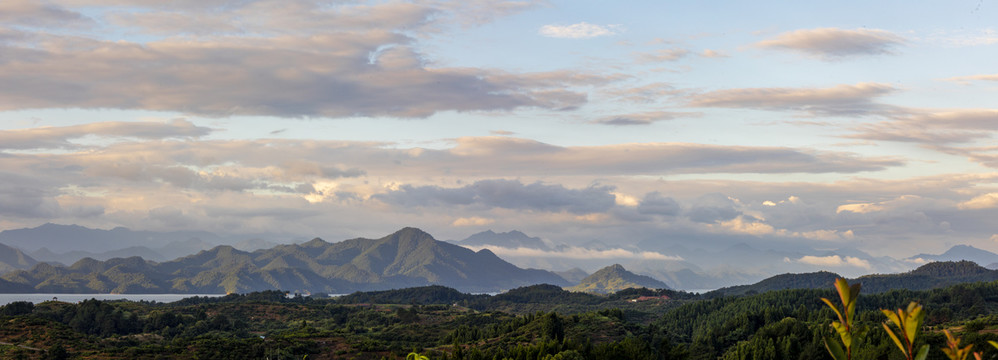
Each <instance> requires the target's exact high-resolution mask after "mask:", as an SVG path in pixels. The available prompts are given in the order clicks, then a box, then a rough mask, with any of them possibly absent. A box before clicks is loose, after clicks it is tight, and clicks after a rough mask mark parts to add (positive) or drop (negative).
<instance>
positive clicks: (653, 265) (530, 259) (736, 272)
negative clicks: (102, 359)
mask: <svg viewBox="0 0 998 360" xmlns="http://www.w3.org/2000/svg"><path fill="white" fill-rule="evenodd" d="M265 238H266V239H275V238H279V237H275V236H264V237H262V238H261V237H251V238H249V239H246V238H236V237H226V236H219V235H215V234H212V233H208V232H198V231H171V232H155V231H134V230H129V229H126V228H120V227H119V228H114V229H110V230H100V229H89V228H86V227H82V226H77V225H57V224H45V225H42V226H39V227H36V228H30V229H18V230H5V231H2V232H0V245H10V246H11V247H9V248H8V247H5V248H0V274H4V273H9V272H12V271H17V270H30V269H31V268H32V267H33V266H35V265H36V264H37V263H42V262H44V263H49V264H50V265H53V266H55V267H56V268H58V265H64V266H63V267H65V268H69V267H70V266H68V265H72V264H75V263H76V262H78V261H79V260H81V259H84V258H89V259H91V260H98V261H102V262H108V261H111V260H112V259H114V258H131V257H136V256H137V257H140V258H142V260H145V261H151V262H154V263H155V264H163V263H171V262H175V261H178V260H179V259H181V258H184V257H187V256H189V255H191V254H197V253H199V252H201V251H209V252H212V251H216V250H215V248H216V247H218V246H219V245H225V244H227V245H229V246H231V247H232V248H233V250H237V252H236V253H239V254H243V253H245V254H254V253H256V252H257V251H258V250H271V249H272V248H275V247H277V244H276V243H274V242H270V241H268V240H263V239H265ZM285 241H288V240H285ZM299 241H300V240H299ZM608 241H609V240H608ZM448 242H449V243H450V244H453V245H459V246H462V247H466V248H470V249H472V250H473V252H477V251H479V250H483V249H488V251H489V252H490V253H492V254H493V255H494V256H497V257H499V258H501V259H502V260H504V261H506V262H509V263H510V264H512V265H515V266H516V267H519V268H538V269H546V270H550V271H553V272H555V273H556V274H557V275H559V276H560V277H561V278H562V279H564V280H558V281H562V282H563V283H567V284H569V285H571V284H578V283H579V282H580V281H582V280H583V279H584V278H585V277H587V276H589V275H590V274H591V273H593V272H596V271H597V270H599V269H601V268H603V267H605V266H606V265H607V264H612V263H619V264H620V265H622V266H623V267H626V269H628V270H629V271H630V272H633V273H634V274H638V275H644V276H649V277H651V278H654V279H656V280H658V281H662V282H664V283H665V284H667V285H668V286H669V287H671V288H674V289H684V290H690V291H696V292H705V291H709V290H710V289H719V288H723V287H731V286H737V285H742V284H752V283H756V282H759V281H762V280H764V279H767V278H769V277H771V276H773V275H775V274H786V273H793V274H803V273H812V272H816V271H820V270H826V271H833V272H835V273H837V274H839V275H841V276H845V277H849V278H857V277H860V276H863V275H866V274H870V273H885V274H886V273H903V272H906V271H910V270H912V269H914V268H915V266H918V265H922V264H926V263H928V262H933V261H958V260H971V261H974V262H976V263H978V264H979V265H983V266H986V267H989V268H998V254H995V253H992V252H989V251H986V250H983V249H979V248H974V247H971V246H967V245H957V246H954V247H952V248H950V249H948V250H947V251H946V252H943V253H942V254H938V255H933V254H919V255H915V256H912V257H909V258H903V259H902V258H899V259H894V258H890V257H886V256H879V257H878V256H871V255H869V254H867V253H864V252H862V251H860V250H857V249H853V248H838V249H811V248H807V247H804V246H786V247H782V248H779V249H765V248H756V246H758V245H757V244H753V245H749V244H748V243H745V242H740V243H732V244H701V243H677V242H675V241H671V240H670V239H665V238H662V239H645V240H637V239H627V240H626V242H625V241H624V240H619V241H618V243H619V244H616V245H615V244H614V243H607V242H604V241H601V240H598V239H579V240H578V241H576V242H574V244H576V245H568V244H552V243H551V242H550V241H547V240H542V239H540V238H537V237H532V236H529V235H527V234H524V233H523V232H520V231H516V230H511V231H506V232H497V231H492V230H488V231H483V232H479V233H476V234H473V235H471V236H469V237H467V238H465V239H463V240H451V241H448ZM628 244H629V245H628ZM299 246H304V244H300V245H299ZM251 258H252V256H251ZM254 259H255V258H254ZM746 259H751V261H747V260H746ZM266 265H268V264H256V263H254V264H253V266H255V267H256V268H263V267H265V266H266ZM278 265H280V264H279V263H275V264H274V266H278ZM112 267H113V266H112ZM291 267H294V266H291ZM261 271H262V270H261ZM266 271H272V270H271V269H268V270H266ZM309 271H312V272H315V271H313V270H309ZM324 271H328V270H324ZM316 273H318V274H320V275H321V274H322V271H318V272H316ZM166 275H170V274H166ZM306 275H307V274H303V275H302V276H306ZM171 276H172V275H171ZM161 277H162V276H161ZM306 277H307V276H306ZM346 278H347V279H349V278H350V277H349V276H346ZM392 279H393V278H392V277H391V276H387V277H385V278H384V279H379V280H377V281H378V282H381V283H384V284H390V283H391V282H392V281H394V280H392ZM275 281H276V280H274V281H271V282H275ZM289 281H290V280H285V281H281V282H278V283H287V284H294V282H289ZM329 281H332V280H329ZM263 282H266V281H263ZM299 282H300V283H301V284H300V285H302V287H301V288H306V287H307V286H305V285H306V284H311V283H312V282H311V281H304V280H301V281H299ZM112 283H113V282H112ZM282 286H285V285H282ZM288 286H290V285H288ZM351 286H354V285H351ZM116 287H117V285H116V286H111V287H110V288H111V289H114V288H116ZM156 288H164V287H163V286H159V285H157V286H156ZM165 288H166V289H168V290H169V289H171V288H172V285H170V286H167V287H165ZM237 288H238V287H237ZM308 288H310V289H311V288H312V287H308ZM329 288H330V289H333V288H337V286H333V285H329Z"/></svg>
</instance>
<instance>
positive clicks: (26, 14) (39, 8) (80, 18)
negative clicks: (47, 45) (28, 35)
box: [0, 0, 94, 28]
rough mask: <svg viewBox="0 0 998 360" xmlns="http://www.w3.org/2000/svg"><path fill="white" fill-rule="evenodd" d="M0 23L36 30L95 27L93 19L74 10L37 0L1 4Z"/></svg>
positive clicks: (5, 1)
mask: <svg viewBox="0 0 998 360" xmlns="http://www.w3.org/2000/svg"><path fill="white" fill-rule="evenodd" d="M0 23H2V24H4V25H7V26H10V25H14V26H26V27H34V28H66V27H77V28H79V27H89V26H93V25H94V22H93V20H92V19H90V18H88V17H86V16H84V15H82V14H80V13H78V12H75V11H72V10H68V9H66V8H63V7H60V6H57V5H53V4H51V3H46V2H43V1H36V0H4V1H2V2H0Z"/></svg>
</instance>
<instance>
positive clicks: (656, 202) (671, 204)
mask: <svg viewBox="0 0 998 360" xmlns="http://www.w3.org/2000/svg"><path fill="white" fill-rule="evenodd" d="M637 210H638V213H641V214H646V215H665V216H676V215H679V214H680V212H682V208H681V207H680V206H679V203H678V202H677V201H676V200H675V199H673V198H670V197H667V196H665V195H662V193H659V192H657V191H655V192H650V193H648V194H645V197H644V198H643V199H641V203H640V204H638V209H637Z"/></svg>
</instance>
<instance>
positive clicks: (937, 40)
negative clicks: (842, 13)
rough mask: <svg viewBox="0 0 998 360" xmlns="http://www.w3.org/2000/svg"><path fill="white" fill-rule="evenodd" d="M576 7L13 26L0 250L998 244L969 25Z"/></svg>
mask: <svg viewBox="0 0 998 360" xmlns="http://www.w3.org/2000/svg"><path fill="white" fill-rule="evenodd" d="M573 5H574V6H578V7H581V8H580V9H582V10H580V11H577V12H576V11H565V10H566V8H567V7H566V3H565V2H559V1H545V2H541V1H507V0H471V1H377V2H366V1H357V2H326V1H315V0H251V1H242V0H213V1H196V0H182V1H168V2H163V1H145V0H97V1H83V0H52V1H46V2H38V1H30V0H11V1H4V2H2V3H0V84H3V85H2V86H0V118H2V120H3V121H4V122H3V123H2V124H0V125H2V127H0V229H9V228H14V227H24V226H34V225H38V224H40V223H43V222H49V221H52V222H61V223H79V224H84V225H88V226H95V227H104V228H110V227H114V226H127V227H132V228H136V229H177V228H190V229H203V230H211V231H217V232H226V233H239V234H252V233H271V234H282V235H286V236H306V237H313V236H319V235H321V236H326V237H330V238H332V239H340V238H348V237H353V236H375V235H380V234H384V233H387V232H389V231H391V230H394V229H397V228H399V227H402V226H419V227H423V228H426V229H427V230H428V231H431V232H433V233H435V234H436V233H440V234H439V236H444V237H452V238H460V237H463V236H466V235H467V234H468V233H469V232H473V231H476V230H480V229H482V228H483V227H496V228H501V229H519V230H523V231H526V232H528V233H531V234H532V235H537V236H543V237H545V238H547V239H552V240H556V241H560V242H565V243H571V244H578V243H581V242H585V241H590V240H606V241H610V242H617V244H614V245H615V246H616V245H620V247H621V248H627V247H626V246H636V244H643V245H644V246H646V247H649V248H651V247H655V246H661V247H660V248H657V249H643V250H642V251H650V252H654V253H656V254H668V253H670V252H669V251H665V250H663V249H664V248H666V247H667V246H680V245H689V244H693V245H692V246H709V245H711V244H729V245H730V244H735V243H747V244H752V245H760V248H763V247H766V246H769V247H786V248H792V247H795V246H802V247H808V246H810V247H812V248H834V247H839V246H856V247H869V248H873V249H875V250H876V249H879V250H881V251H884V249H890V248H891V246H890V245H891V244H895V243H896V242H898V241H904V242H905V243H906V244H913V245H922V246H930V247H935V248H939V247H942V246H944V245H952V244H949V243H952V242H966V243H973V244H977V245H981V244H985V245H990V244H992V243H993V241H992V240H991V239H992V238H994V236H995V234H998V225H995V224H994V221H993V219H994V216H995V215H998V201H996V200H995V199H996V197H995V194H998V185H996V184H998V175H996V173H995V170H994V169H996V168H998V147H996V146H995V144H994V139H995V135H996V133H998V126H996V125H995V124H998V109H995V108H994V103H993V97H994V96H992V95H993V93H994V91H995V89H994V81H993V80H995V79H994V75H993V68H992V65H991V64H990V63H987V62H982V61H980V59H991V58H993V57H994V56H990V55H993V54H991V53H990V51H993V49H992V47H988V46H989V45H990V44H993V43H994V41H992V40H994V38H995V36H994V31H993V30H990V28H987V29H979V28H974V26H978V27H979V24H978V25H974V23H973V20H974V19H965V18H961V20H960V21H959V26H960V28H959V29H954V28H950V29H946V28H945V27H943V25H939V26H941V27H942V28H941V29H935V28H933V29H927V28H925V27H921V26H919V27H915V28H912V29H909V25H908V24H899V23H895V22H893V21H892V19H889V18H887V17H885V16H879V15H882V14H883V13H880V12H877V10H878V9H876V8H877V7H878V5H877V4H865V5H863V6H864V9H865V10H863V11H867V10H870V11H869V12H868V13H869V14H872V15H878V16H875V17H871V19H875V21H872V22H871V23H870V24H864V25H868V26H870V27H869V28H857V27H856V25H855V23H854V21H855V20H854V19H853V18H849V19H848V21H845V20H842V19H839V18H836V17H835V16H834V15H835V14H831V13H823V12H814V13H816V14H817V15H816V21H815V22H814V24H801V23H799V22H789V21H786V19H791V18H798V17H795V16H789V15H791V14H794V11H801V8H800V7H801V6H803V7H805V8H807V7H808V5H802V4H793V5H790V4H786V3H775V2H774V3H768V2H765V1H763V2H759V3H754V4H753V5H752V6H751V8H752V9H750V10H746V13H745V14H742V13H738V14H736V15H738V16H737V19H735V18H729V19H728V20H724V19H725V14H723V13H720V14H719V13H717V12H716V10H717V9H716V8H714V7H703V6H704V5H702V4H698V3H683V4H671V3H668V4H666V3H648V4H645V5H644V6H647V7H649V8H650V9H651V10H650V11H643V12H642V13H643V14H654V16H653V17H650V18H649V17H642V16H638V15H643V14H637V13H628V14H619V13H618V12H615V11H608V10H609V9H606V8H605V6H608V5H607V4H602V3H586V4H573ZM673 6H674V7H673ZM810 6H816V5H810ZM665 7H668V8H667V9H666V8H665ZM866 7H869V8H870V9H866ZM785 8H793V9H789V10H784V9H785ZM794 9H796V10H794ZM665 10H669V11H665ZM805 10H811V9H805ZM756 11H758V12H756ZM783 11H786V12H783ZM857 11H859V10H857ZM890 11H894V9H891V10H890ZM906 11H918V9H906ZM985 11H988V10H987V9H985ZM763 13H767V14H774V15H777V18H778V20H774V21H772V22H770V21H769V20H768V19H771V18H769V17H760V16H746V15H758V14H763ZM865 13H866V12H865ZM614 14H619V15H620V16H619V18H618V17H615V16H616V15H614ZM818 20H820V21H818ZM919 23H928V24H937V22H934V21H920V22H919ZM951 25H952V24H951ZM986 26H990V24H986ZM965 27H966V28H965ZM937 30H938V31H937ZM974 31H976V33H975V32H974ZM788 54H789V55H788ZM938 54H945V56H947V58H948V59H950V58H951V59H959V60H960V61H959V64H958V65H959V66H957V64H950V65H947V66H942V65H939V64H942V63H947V62H946V61H939V59H937V58H935V56H938ZM799 55H803V56H799ZM150 118H152V119H160V120H149V119H150ZM161 119H170V120H165V121H164V120H161ZM489 134H491V136H486V135H489ZM627 249H632V248H627ZM518 251H519V250H518ZM628 251H631V250H628ZM925 251H929V250H925ZM634 253H640V252H639V251H637V250H634ZM800 254H819V253H817V252H809V251H802V252H801V253H800ZM580 256H583V255H580ZM588 256H600V255H599V254H589V255H588ZM628 256H630V255H628ZM801 256H805V255H800V256H795V257H793V258H789V259H790V260H792V261H793V262H794V264H810V265H818V266H828V267H835V266H841V267H850V266H851V267H860V268H862V267H863V266H862V265H863V264H862V263H859V262H857V261H856V260H855V259H858V258H853V257H849V256H845V257H838V258H832V257H829V256H825V255H813V256H811V255H809V256H811V257H801ZM660 260H661V259H660Z"/></svg>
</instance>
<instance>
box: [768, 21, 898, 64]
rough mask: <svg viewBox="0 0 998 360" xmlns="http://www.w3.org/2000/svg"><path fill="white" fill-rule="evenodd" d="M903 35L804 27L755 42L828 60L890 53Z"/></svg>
mask: <svg viewBox="0 0 998 360" xmlns="http://www.w3.org/2000/svg"><path fill="white" fill-rule="evenodd" d="M904 43H905V40H904V38H902V37H900V36H897V35H895V34H894V33H891V32H889V31H886V30H879V29H857V30H845V29H838V28H820V29H803V30H796V31H791V32H785V33H782V34H780V35H778V36H776V37H775V38H773V39H769V40H764V41H760V42H758V43H756V46H759V47H763V48H782V49H788V50H794V51H799V52H802V53H805V54H808V55H813V56H818V57H820V58H823V59H826V60H831V59H839V58H843V57H847V56H857V55H879V54H891V53H892V50H893V48H894V47H897V46H899V45H902V44H904Z"/></svg>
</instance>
